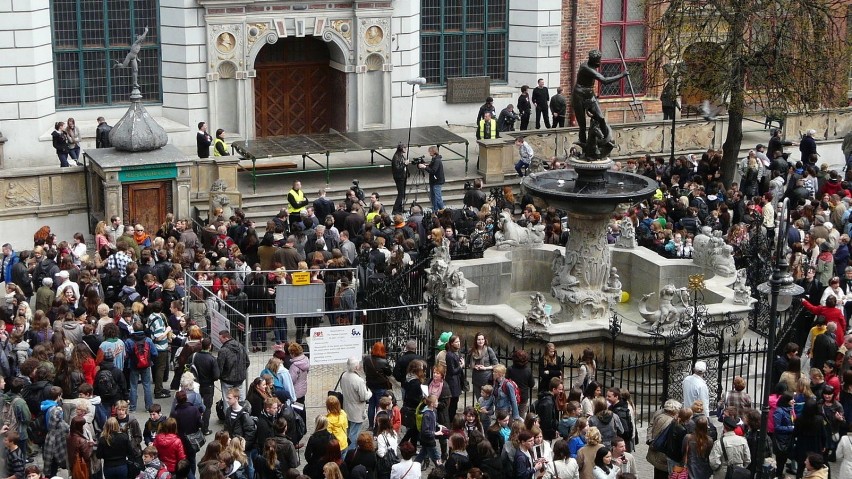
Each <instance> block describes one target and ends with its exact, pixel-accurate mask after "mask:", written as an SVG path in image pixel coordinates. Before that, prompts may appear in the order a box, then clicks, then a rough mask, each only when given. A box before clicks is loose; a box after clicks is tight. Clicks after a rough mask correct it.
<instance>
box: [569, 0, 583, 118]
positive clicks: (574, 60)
mask: <svg viewBox="0 0 852 479" xmlns="http://www.w3.org/2000/svg"><path fill="white" fill-rule="evenodd" d="M579 3H580V0H571V17H572V18H573V19H574V25H572V26H571V71H570V73H569V76H568V81H569V84H570V85H571V91H573V90H574V82H576V81H577V79H576V78H574V74H575V73H576V71H577V10H578V9H579ZM569 94H570V93H569ZM569 110H570V115H571V116H570V117H569V119H568V121H569V124H570V125H572V126H573V125H576V124H577V118H576V117H575V116H574V109H573V108H570V109H569Z"/></svg>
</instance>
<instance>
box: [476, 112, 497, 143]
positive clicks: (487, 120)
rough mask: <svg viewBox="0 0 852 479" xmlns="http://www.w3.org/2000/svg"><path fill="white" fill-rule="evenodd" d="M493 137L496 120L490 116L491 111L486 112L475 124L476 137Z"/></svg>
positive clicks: (488, 138) (480, 138)
mask: <svg viewBox="0 0 852 479" xmlns="http://www.w3.org/2000/svg"><path fill="white" fill-rule="evenodd" d="M495 138H497V120H495V119H494V118H492V117H491V112H486V113H485V115H484V116H483V117H482V119H481V120H479V125H477V128H476V139H477V140H493V139H495Z"/></svg>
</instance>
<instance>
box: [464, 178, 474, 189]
mask: <svg viewBox="0 0 852 479" xmlns="http://www.w3.org/2000/svg"><path fill="white" fill-rule="evenodd" d="M464 189H465V191H467V190H472V189H473V182H472V181H470V180H467V181H465V182H464Z"/></svg>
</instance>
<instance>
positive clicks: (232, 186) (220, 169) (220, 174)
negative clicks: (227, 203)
mask: <svg viewBox="0 0 852 479" xmlns="http://www.w3.org/2000/svg"><path fill="white" fill-rule="evenodd" d="M239 163H240V157H239V156H236V155H232V156H213V157H210V158H193V159H192V192H193V194H194V195H195V196H194V199H198V200H209V199H210V193H209V192H210V186H211V185H212V184H213V182H215V181H216V180H222V181H224V182H225V184H226V185H228V190H227V192H228V195H229V196H231V197H232V198H231V200H232V202H231V206H233V207H234V208H236V207H237V206H240V205H242V194H240V192H239V190H238V188H237V186H238V185H239V183H238V182H237V168H238V166H239ZM234 195H238V196H239V198H236V197H234Z"/></svg>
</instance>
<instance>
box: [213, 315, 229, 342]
mask: <svg viewBox="0 0 852 479" xmlns="http://www.w3.org/2000/svg"><path fill="white" fill-rule="evenodd" d="M230 330H231V321H229V320H228V318H227V317H226V316H225V315H224V314H222V313H220V312H219V311H216V310H213V311H211V313H210V331H214V332H215V334H211V335H210V342H211V343H213V346H214V347H215V348H216V349H221V348H222V340H221V339H219V334H218V332H219V331H230Z"/></svg>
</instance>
